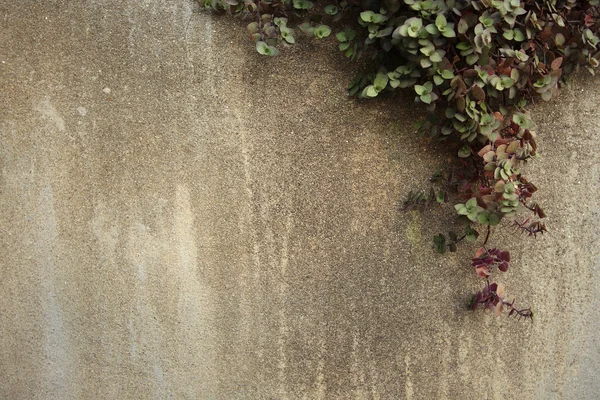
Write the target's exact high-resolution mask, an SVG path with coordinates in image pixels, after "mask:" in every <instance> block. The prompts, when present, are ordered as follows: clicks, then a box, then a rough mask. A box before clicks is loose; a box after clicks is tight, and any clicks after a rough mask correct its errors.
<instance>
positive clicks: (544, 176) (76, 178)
mask: <svg viewBox="0 0 600 400" xmlns="http://www.w3.org/2000/svg"><path fill="white" fill-rule="evenodd" d="M0 38H1V40H0V168H1V177H0V273H1V275H0V354H1V357H0V377H1V378H0V398H3V399H150V398H157V399H168V398H172V399H597V398H599V397H600V383H599V381H598V379H597V370H598V367H599V366H600V363H599V354H600V339H599V338H598V336H597V332H598V330H599V328H600V324H599V322H598V321H600V307H599V305H600V304H599V299H600V289H599V279H600V276H599V274H600V273H599V271H598V267H599V266H600V259H599V258H598V254H599V251H598V243H599V242H598V239H599V234H598V229H597V221H598V217H599V207H598V200H599V199H600V193H599V187H600V182H599V179H600V175H599V161H600V160H599V157H598V152H597V151H596V148H597V144H598V139H599V137H600V119H599V113H598V106H600V90H599V87H598V81H597V80H591V79H583V80H578V81H576V82H575V84H574V87H573V88H572V89H571V90H570V91H565V92H564V93H563V94H562V97H561V99H560V101H558V102H553V103H549V104H544V105H541V106H539V107H536V108H535V109H534V113H535V117H536V119H537V121H538V122H539V125H540V126H539V129H538V133H539V139H540V146H541V149H542V151H543V157H542V159H541V160H539V161H537V162H535V163H534V164H532V165H531V166H530V167H528V175H529V176H530V178H531V179H532V180H533V181H534V182H536V184H538V186H539V188H540V193H541V195H540V198H539V200H540V202H541V203H542V205H543V206H544V207H545V208H546V210H547V212H548V216H549V220H548V224H549V228H550V231H551V232H550V234H549V235H547V236H544V237H543V238H541V239H538V240H533V239H525V238H524V237H518V236H517V235H510V234H502V235H497V236H495V237H494V239H493V241H494V243H495V244H497V245H499V246H502V247H505V248H509V249H511V250H513V258H514V267H513V268H512V270H511V271H509V273H508V274H505V275H503V276H501V278H500V279H501V281H503V282H504V283H506V285H507V288H508V290H509V291H510V292H511V293H514V294H517V295H518V296H519V298H518V301H520V302H521V304H529V305H531V306H532V307H533V309H534V310H535V312H536V319H535V321H534V322H533V324H531V323H523V322H521V323H519V322H517V321H515V320H512V319H507V318H494V317H493V316H492V315H490V314H489V313H472V312H469V311H467V310H465V307H464V305H465V302H466V301H467V299H468V298H469V296H470V294H471V293H473V292H474V291H476V290H477V289H478V288H480V285H481V282H480V281H479V280H478V279H477V278H476V277H475V276H474V275H475V274H474V273H473V271H472V270H471V268H470V267H469V265H468V258H469V256H470V254H471V252H472V250H473V249H472V248H465V249H463V250H461V251H459V252H458V253H457V254H453V255H447V256H438V255H436V254H434V252H433V251H432V250H431V244H430V243H431V236H432V235H433V234H435V233H437V232H438V231H440V230H442V229H444V230H447V228H448V227H450V221H451V220H452V210H451V207H448V208H446V209H437V208H435V209H432V210H430V211H428V212H426V213H419V212H402V211H400V210H399V204H401V202H402V200H403V198H404V197H405V195H406V193H407V192H408V191H409V190H412V189H416V188H424V187H425V185H426V181H427V178H428V177H429V176H430V175H431V173H432V172H433V171H434V170H435V169H436V168H437V166H438V165H440V164H441V163H443V162H444V161H445V160H446V159H447V158H448V157H449V153H448V152H447V151H446V150H445V149H444V148H443V147H442V146H437V145H434V144H430V145H428V144H426V143H424V142H418V141H416V140H414V133H413V132H412V129H411V127H412V123H413V122H414V118H415V116H417V115H418V114H419V112H420V111H419V110H418V109H415V107H414V105H413V104H412V103H411V99H410V98H407V99H402V98H398V99H396V100H395V101H394V102H370V103H364V104H357V103H355V102H354V101H352V100H350V99H348V98H347V96H346V94H345V85H346V83H347V79H348V76H349V74H350V73H351V71H352V65H351V64H347V63H346V62H345V60H343V58H342V57H341V56H338V55H337V54H331V53H333V52H331V51H329V49H330V48H331V47H332V46H334V45H335V43H333V40H332V41H331V42H327V41H326V42H324V43H320V44H313V43H309V42H308V41H304V42H303V43H304V44H300V45H298V46H296V47H294V48H293V49H290V50H286V51H285V52H284V54H283V56H282V57H278V58H269V59H267V58H261V57H259V56H258V55H257V54H256V53H255V52H254V50H253V48H252V45H251V43H250V42H248V41H247V38H246V35H245V32H244V29H243V27H242V25H238V24H237V22H235V21H232V20H231V19H229V18H225V19H218V18H216V17H213V16H210V15H209V14H205V13H200V12H199V10H197V9H196V6H195V5H194V4H193V3H192V2H191V1H190V0H181V1H168V0H162V1H158V0H140V1H129V2H124V1H117V0H106V1H100V0H95V1H86V2H82V1H80V2H66V1H43V2H39V1H16V0H2V1H0Z"/></svg>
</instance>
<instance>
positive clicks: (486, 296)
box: [471, 281, 533, 320]
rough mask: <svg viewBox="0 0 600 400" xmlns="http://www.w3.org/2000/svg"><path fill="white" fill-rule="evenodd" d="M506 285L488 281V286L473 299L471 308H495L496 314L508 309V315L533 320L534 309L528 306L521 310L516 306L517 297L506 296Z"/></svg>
mask: <svg viewBox="0 0 600 400" xmlns="http://www.w3.org/2000/svg"><path fill="white" fill-rule="evenodd" d="M506 297H507V296H506V293H505V290H504V285H502V284H498V283H489V281H488V282H486V286H485V287H484V288H483V290H482V291H480V292H477V293H476V294H475V295H474V296H473V299H472V300H471V308H472V309H473V310H476V309H477V308H478V307H480V306H481V307H483V308H486V309H491V310H494V311H495V313H496V315H500V314H502V312H503V311H504V310H505V309H506V310H508V316H509V317H510V316H516V317H517V318H519V319H520V318H528V319H531V320H533V311H531V309H529V308H526V309H522V310H519V309H517V308H515V306H514V304H515V297H514V296H513V297H512V299H510V300H508V299H507V298H506Z"/></svg>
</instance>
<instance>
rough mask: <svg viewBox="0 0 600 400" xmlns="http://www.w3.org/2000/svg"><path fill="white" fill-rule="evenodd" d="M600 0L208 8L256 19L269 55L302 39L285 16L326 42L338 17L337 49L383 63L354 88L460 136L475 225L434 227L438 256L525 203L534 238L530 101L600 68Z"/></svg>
mask: <svg viewBox="0 0 600 400" xmlns="http://www.w3.org/2000/svg"><path fill="white" fill-rule="evenodd" d="M599 3H600V0H580V1H577V0H368V1H364V0H362V1H359V0H343V1H336V0H329V1H326V2H315V3H313V2H311V1H308V0H244V1H242V0H205V5H206V6H207V7H210V8H212V9H217V10H226V11H228V12H230V13H232V14H235V15H240V16H242V17H245V18H249V19H251V20H252V22H250V24H249V25H248V31H249V32H250V34H251V37H252V39H253V40H254V41H255V42H256V49H257V51H258V52H259V53H260V54H263V55H271V56H272V55H277V54H278V53H279V51H278V49H277V48H276V46H279V45H284V46H285V45H291V44H293V43H295V41H296V36H295V30H294V29H291V28H290V27H289V26H288V21H289V20H290V21H291V20H294V21H296V20H298V19H299V20H301V21H305V22H303V23H301V24H299V25H297V27H298V28H299V29H300V31H302V32H304V33H305V34H306V35H308V36H312V37H315V38H319V39H321V38H326V37H328V36H330V35H331V33H332V28H331V26H335V27H336V31H337V32H336V35H335V37H336V39H337V41H338V42H339V44H338V48H339V50H340V51H341V52H342V53H343V54H344V55H345V56H346V57H348V58H350V59H355V58H360V57H370V58H372V59H373V60H375V61H376V62H375V64H376V65H377V67H376V68H375V69H374V70H371V71H368V72H367V73H364V74H359V75H357V76H356V77H355V79H354V80H353V81H352V82H351V83H350V85H349V92H350V94H351V95H356V96H357V97H358V98H361V99H363V98H365V99H366V98H374V97H377V96H382V95H384V94H386V93H388V92H393V91H395V90H398V89H408V90H412V91H413V92H414V93H415V102H417V103H421V104H423V105H424V106H425V108H426V110H427V113H428V115H427V118H426V119H425V120H423V121H422V122H419V123H418V124H417V128H418V131H419V133H420V134H421V135H427V136H429V137H432V138H438V139H440V140H448V139H454V140H456V141H457V142H459V143H461V144H460V145H459V150H458V152H457V155H458V157H459V159H460V160H466V159H470V160H472V161H470V162H469V163H468V164H469V165H474V166H476V171H475V172H474V173H473V174H470V175H469V176H468V177H465V178H464V179H462V180H461V183H460V184H458V186H456V189H457V190H456V193H457V194H458V197H459V198H461V199H462V201H461V202H459V203H457V204H456V205H455V209H456V211H457V213H458V215H459V216H460V218H461V219H462V220H463V221H465V222H466V224H467V231H466V233H465V234H464V235H463V236H462V237H460V238H459V237H458V235H457V234H456V233H454V232H451V233H450V234H449V240H446V237H445V236H444V235H441V234H440V235H438V236H436V237H435V238H434V246H435V248H436V250H437V251H439V252H442V253H443V252H445V251H446V250H447V249H449V250H450V251H453V250H455V249H456V244H457V243H458V242H460V241H461V240H462V239H464V238H467V239H469V240H470V239H473V240H476V239H477V236H478V233H477V229H481V228H483V229H486V230H487V234H486V235H485V240H484V243H483V247H482V248H483V249H484V250H485V245H486V243H487V240H488V238H489V235H490V231H491V229H492V227H495V226H497V225H499V224H501V222H502V220H503V219H506V218H514V217H515V216H516V215H517V213H518V212H519V210H520V209H523V210H529V211H531V212H533V217H534V218H536V219H535V220H531V217H530V218H527V219H526V220H525V222H522V223H520V222H518V221H516V220H515V221H514V225H515V226H517V227H518V228H519V229H520V230H522V231H523V232H526V233H528V234H529V235H533V236H535V235H536V234H537V233H543V232H544V231H545V230H546V228H545V224H543V223H542V222H540V221H539V218H544V216H545V215H544V212H543V210H542V209H541V207H540V206H539V205H538V204H536V203H532V202H531V200H530V198H531V196H532V195H533V193H534V192H535V191H536V190H537V188H536V187H535V185H533V184H532V183H530V182H529V181H528V180H527V179H526V178H525V177H523V175H522V172H521V170H522V167H523V164H524V163H525V162H526V161H528V160H529V159H532V158H534V157H536V155H537V144H536V140H535V137H536V134H535V126H534V123H533V121H532V120H531V119H530V117H529V115H528V113H527V112H526V107H527V105H528V104H530V103H532V102H535V101H537V100H538V99H542V100H550V99H551V98H552V97H553V96H555V95H556V94H557V93H558V89H559V86H560V84H561V83H562V80H563V78H564V74H565V73H570V72H573V71H576V70H578V69H579V68H581V67H585V68H587V69H588V70H589V71H590V72H591V73H592V74H593V73H594V69H595V68H596V67H598V65H600V49H599V48H598V45H599V43H600V37H599V34H600V9H599ZM324 21H325V22H327V24H324V23H323V22H324ZM447 198H448V195H447V192H446V191H443V190H442V191H433V192H431V193H430V194H426V193H425V192H416V193H411V194H410V195H409V199H408V200H407V203H406V204H424V203H427V202H428V201H431V200H434V199H435V200H436V201H437V202H440V203H441V202H445V201H447ZM406 204H405V205H406ZM473 232H475V233H477V234H474V233H473ZM478 251H479V250H478ZM485 251H486V252H487V250H485ZM486 254H488V253H486ZM502 254H504V253H502ZM488 256H489V254H488ZM490 257H491V256H490ZM488 258H489V257H488ZM490 271H491V269H490ZM487 277H488V275H486V279H487ZM492 285H494V284H492ZM494 287H495V286H491V285H490V284H489V282H488V284H487V287H486V289H485V292H486V294H485V295H483V294H481V293H483V292H480V295H481V296H483V297H481V296H480V298H479V300H478V302H479V303H481V304H484V303H485V304H486V305H488V306H489V305H490V304H492V305H493V306H497V305H498V304H505V303H503V302H502V301H500V300H498V299H501V298H502V296H499V295H498V293H495V292H494V290H492V289H493V288H494ZM492 292H493V293H492ZM490 293H492V294H490ZM494 293H495V294H494ZM499 301H500V303H498V302H499Z"/></svg>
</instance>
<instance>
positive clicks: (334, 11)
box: [323, 4, 339, 15]
mask: <svg viewBox="0 0 600 400" xmlns="http://www.w3.org/2000/svg"><path fill="white" fill-rule="evenodd" d="M323 11H325V13H326V14H329V15H335V14H337V13H338V11H339V10H338V8H337V7H336V6H334V5H333V4H330V5H328V6H325V8H324V9H323Z"/></svg>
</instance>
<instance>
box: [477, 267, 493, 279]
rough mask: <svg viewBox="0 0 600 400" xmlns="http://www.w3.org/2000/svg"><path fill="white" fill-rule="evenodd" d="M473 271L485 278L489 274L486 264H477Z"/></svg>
mask: <svg viewBox="0 0 600 400" xmlns="http://www.w3.org/2000/svg"><path fill="white" fill-rule="evenodd" d="M475 272H477V276H479V277H480V278H487V277H488V276H490V275H491V272H490V269H489V268H488V267H487V265H480V266H478V267H477V268H475Z"/></svg>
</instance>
